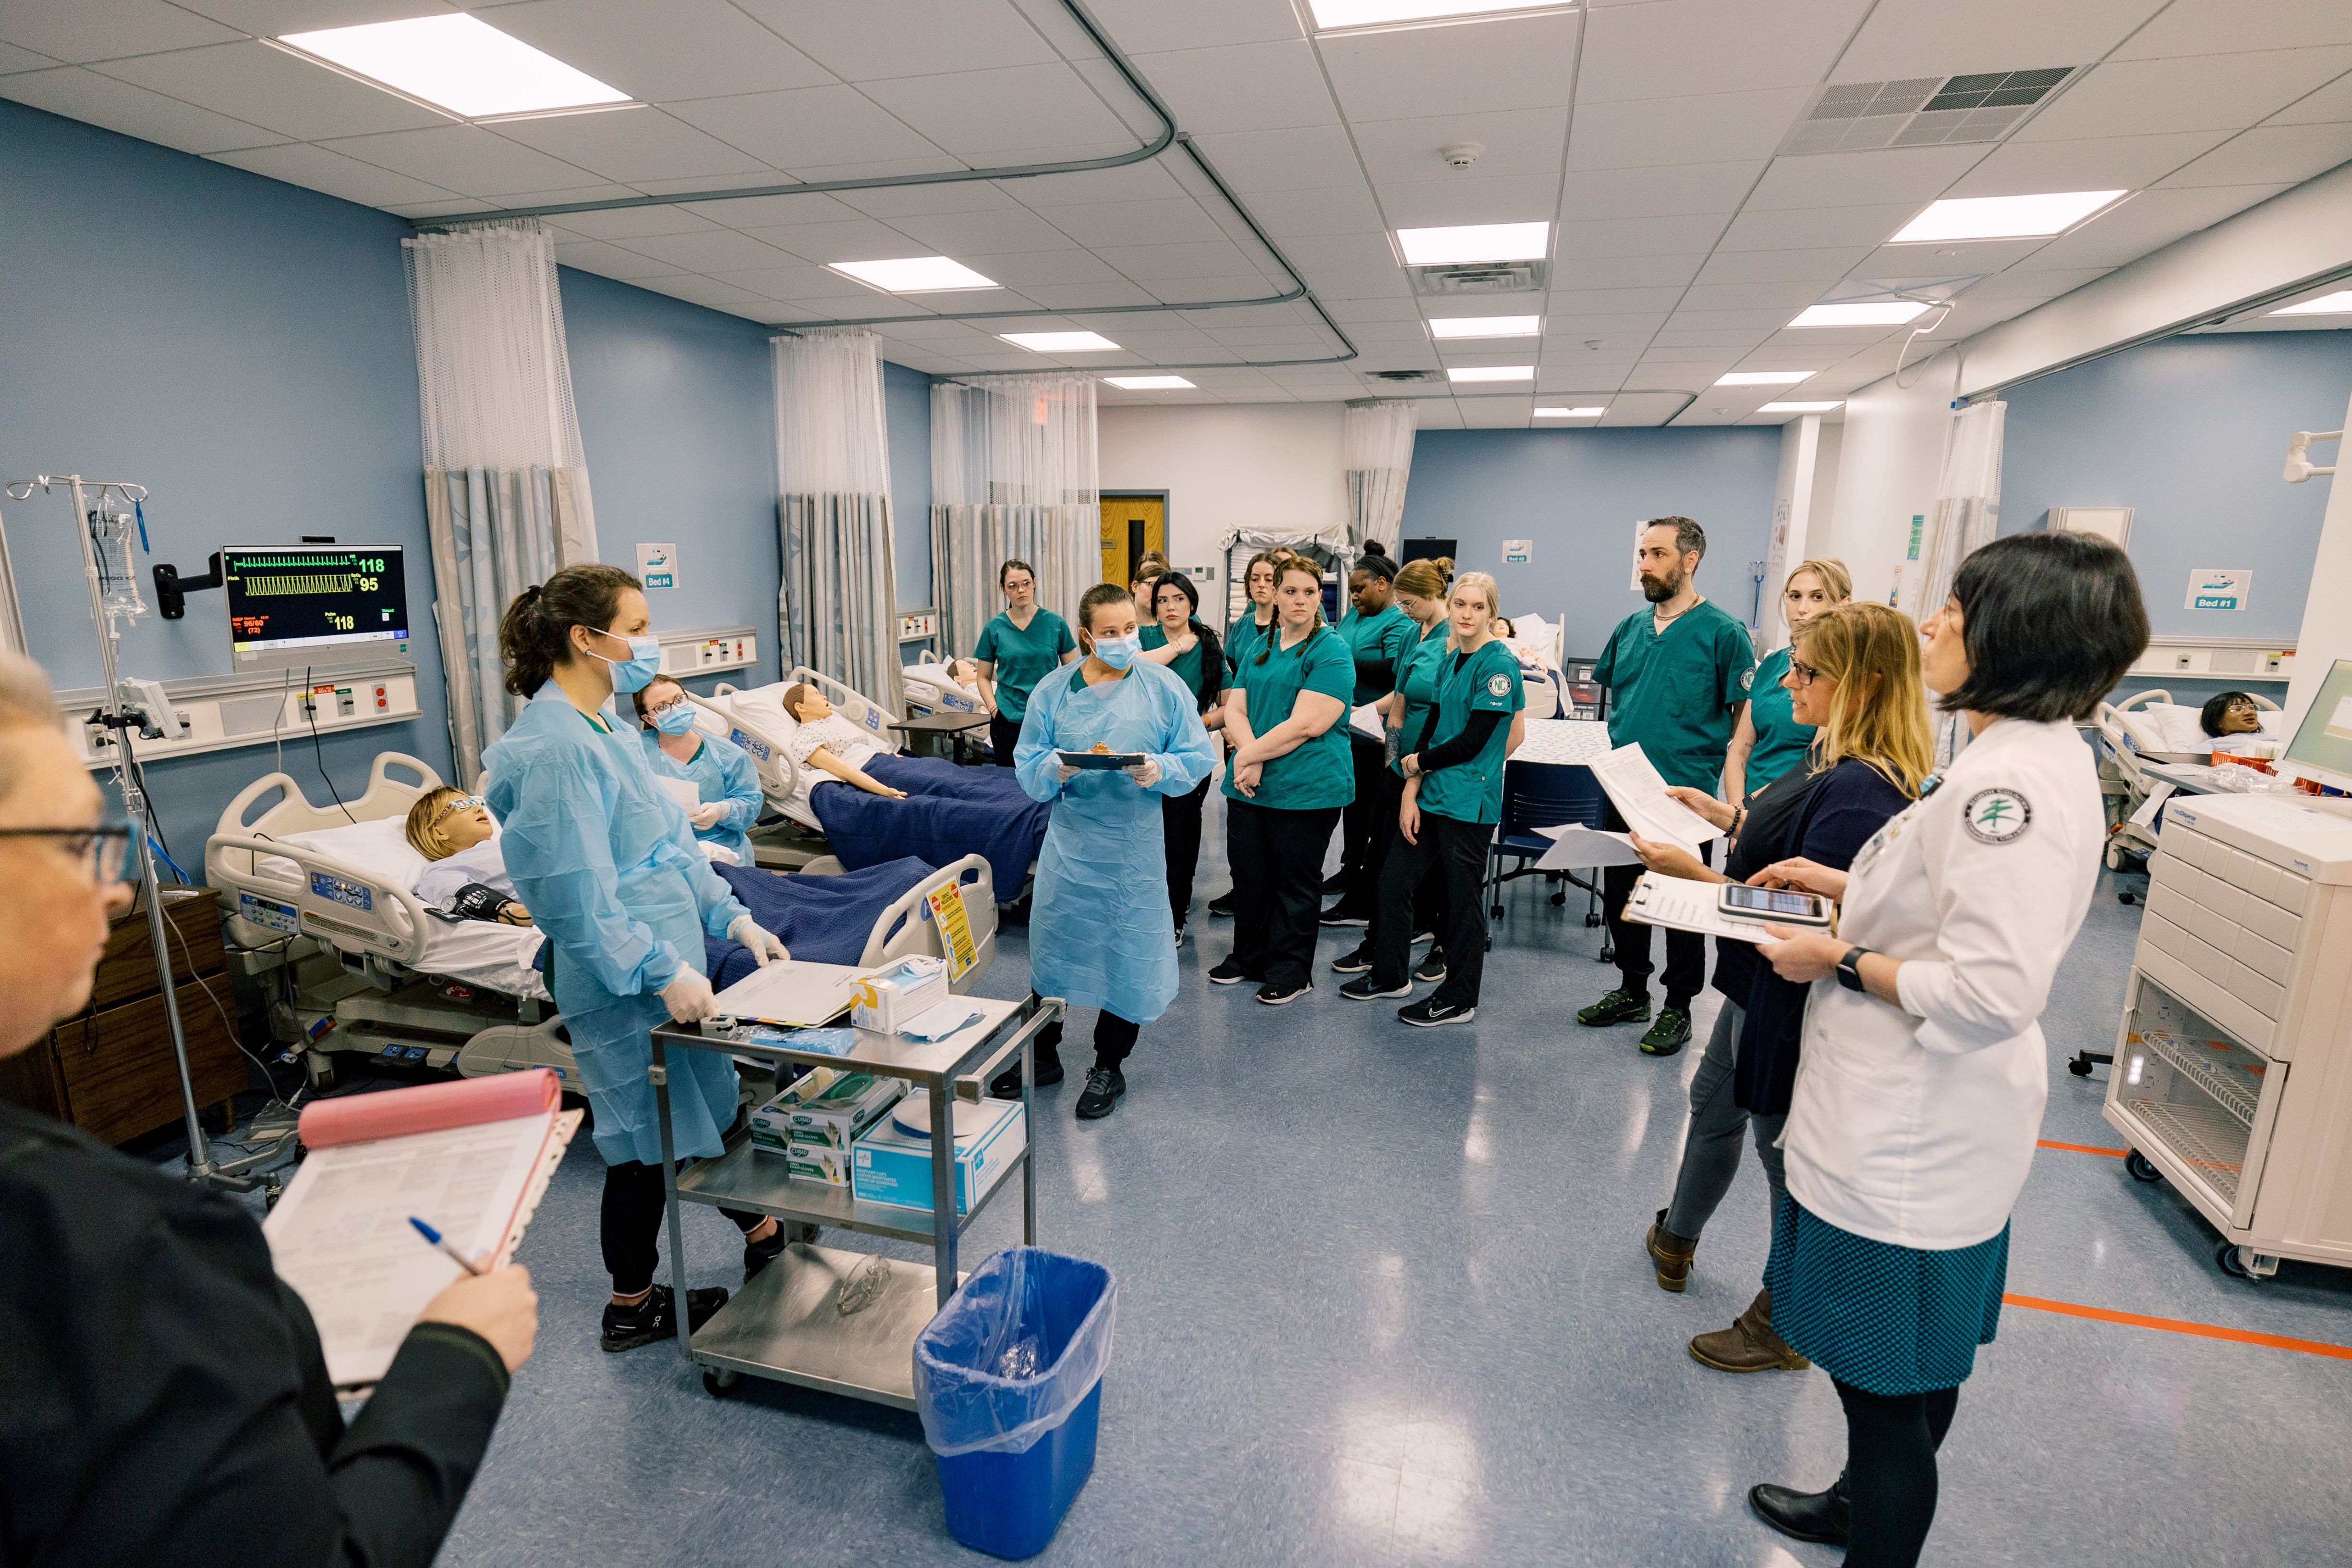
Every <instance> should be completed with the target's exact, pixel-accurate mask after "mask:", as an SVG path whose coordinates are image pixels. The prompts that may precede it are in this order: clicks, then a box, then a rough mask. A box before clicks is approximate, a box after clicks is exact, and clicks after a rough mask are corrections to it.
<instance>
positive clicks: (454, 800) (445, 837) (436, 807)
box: [407, 784, 498, 860]
mask: <svg viewBox="0 0 2352 1568" xmlns="http://www.w3.org/2000/svg"><path fill="white" fill-rule="evenodd" d="M407 826H408V843H409V847H411V848H413V849H415V851H416V852H417V853H418V854H419V855H422V856H424V857H425V858H426V859H427V860H446V859H447V858H449V857H450V856H452V855H455V854H457V852H458V851H459V850H461V849H471V848H472V847H474V846H475V845H477V844H479V843H481V842H482V841H483V840H485V839H487V838H488V837H490V836H491V835H492V834H494V833H496V832H497V831H498V828H497V827H496V826H495V825H493V824H492V823H491V821H490V808H489V807H488V806H487V805H483V804H482V797H481V796H480V795H467V794H466V793H465V792H464V791H463V790H459V789H454V788H452V787H450V786H449V785H447V784H442V785H440V786H439V787H438V788H436V789H431V790H427V791H426V792H425V794H424V795H419V796H418V797H417V800H416V804H415V805H412V806H410V807H409V808H408V825H407Z"/></svg>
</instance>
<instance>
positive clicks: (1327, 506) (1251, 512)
mask: <svg viewBox="0 0 2352 1568" xmlns="http://www.w3.org/2000/svg"><path fill="white" fill-rule="evenodd" d="M1340 413H1341V405H1339V404H1337V403H1252V404H1221V405H1177V406H1173V407H1166V408H1142V407H1132V406H1129V407H1116V406H1114V407H1107V408H1101V409H1098V410H1097V416H1096V421H1097V463H1098V467H1099V471H1100V473H1101V479H1100V480H1099V481H1098V482H1099V483H1100V485H1101V487H1102V489H1104V491H1105V492H1106V493H1109V494H1117V493H1118V492H1119V491H1122V490H1166V491H1167V492H1168V556H1169V559H1170V560H1171V562H1172V563H1174V564H1175V565H1176V566H1177V567H1178V568H1179V569H1180V570H1184V571H1190V570H1191V569H1192V567H1194V566H1197V565H1201V564H1202V563H1215V565H1216V567H1217V570H1218V573H1219V577H1218V587H1219V588H1220V590H1222V589H1223V586H1224V582H1223V570H1224V563H1223V557H1222V556H1221V555H1220V554H1219V553H1218V552H1217V542H1218V541H1219V540H1220V539H1222V538H1223V537H1224V535H1225V533H1226V531H1228V530H1230V529H1234V528H1240V527H1248V526H1265V527H1281V528H1307V529H1317V528H1328V527H1330V526H1331V525H1332V524H1334V523H1345V522H1346V521H1347V519H1348V497H1347V489H1346V485H1345V481H1343V480H1342V479H1341V478H1340V468H1339V416H1340ZM1204 596H1205V595H1204Z"/></svg>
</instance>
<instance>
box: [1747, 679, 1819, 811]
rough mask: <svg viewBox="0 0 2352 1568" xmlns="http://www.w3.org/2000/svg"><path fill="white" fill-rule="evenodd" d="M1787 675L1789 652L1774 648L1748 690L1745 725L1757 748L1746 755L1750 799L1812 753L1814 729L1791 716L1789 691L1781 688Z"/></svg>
mask: <svg viewBox="0 0 2352 1568" xmlns="http://www.w3.org/2000/svg"><path fill="white" fill-rule="evenodd" d="M1788 673H1789V650H1788V649H1787V648H1785V647H1782V648H1775V649H1773V650H1772V651H1771V652H1770V653H1768V654H1766V655H1765V656H1764V662H1763V663H1762V664H1760V665H1758V666H1757V667H1756V679H1755V680H1754V682H1753V683H1751V684H1750V685H1749V687H1748V722H1749V723H1750V724H1752V725H1754V726H1755V727H1756V746H1755V749H1754V750H1753V751H1751V752H1748V778H1747V784H1748V793H1749V794H1750V795H1753V794H1755V793H1756V792H1757V791H1758V790H1759V789H1762V788H1763V787H1764V786H1765V785H1766V784H1770V783H1771V782H1772V781H1773V780H1774V779H1777V778H1779V777H1780V775H1781V774H1782V773H1787V772H1788V771H1789V770H1790V768H1793V767H1795V766H1796V765H1797V764H1798V763H1801V762H1803V761H1804V760H1805V754H1806V753H1807V752H1810V751H1811V750H1812V749H1813V734H1814V730H1813V727H1812V726H1811V724H1800V723H1798V722H1797V721H1796V720H1795V719H1794V718H1792V717H1791V716H1790V703H1789V689H1788V688H1787V687H1785V686H1783V685H1781V684H1780V678H1781V677H1782V676H1784V675H1786V674H1788Z"/></svg>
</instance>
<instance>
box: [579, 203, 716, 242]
mask: <svg viewBox="0 0 2352 1568" xmlns="http://www.w3.org/2000/svg"><path fill="white" fill-rule="evenodd" d="M704 205H716V204H703V203H698V204H697V205H695V206H690V207H673V206H657V207H613V208H609V209H607V210H606V211H604V212H588V213H565V214H564V215H562V216H561V217H553V218H550V219H548V220H547V221H548V224H549V226H551V227H553V228H556V229H560V230H564V231H567V232H570V233H572V234H578V235H584V236H585V237H588V238H590V239H624V240H625V239H635V238H638V237H642V236H646V235H656V234H702V233H708V232H709V230H711V229H715V228H718V227H719V225H718V224H717V223H714V222H712V221H711V219H710V217H709V216H708V215H707V214H705V213H704V212H703V211H701V210H700V209H701V207H702V206H704Z"/></svg>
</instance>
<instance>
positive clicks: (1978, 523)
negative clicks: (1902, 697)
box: [1910, 401, 2009, 766]
mask: <svg viewBox="0 0 2352 1568" xmlns="http://www.w3.org/2000/svg"><path fill="white" fill-rule="evenodd" d="M2008 415H2009V405H2008V404H2006V403H2001V402H1997V401H1996V402H1992V403H1972V404H1970V405H1969V406H1967V407H1966V408H1963V409H1961V410H1960V411H1959V412H1958V413H1957V414H1955V415H1953V416H1952V426H1951V434H1950V436H1949V437H1948V439H1947V441H1946V443H1945V447H1944V471H1943V475H1942V477H1941V478H1940V479H1937V482H1936V506H1935V510H1934V511H1933V512H1931V513H1930V514H1929V516H1928V518H1927V529H1926V531H1925V532H1924V534H1923V536H1922V537H1921V539H1920V542H1919V566H1920V571H1919V596H1918V598H1917V600H1916V602H1915V603H1913V604H1912V605H1910V610H1911V613H1912V615H1913V616H1914V617H1915V618H1916V619H1919V620H1925V619H1926V618H1927V616H1932V615H1934V614H1935V613H1936V612H1937V610H1940V609H1942V608H1943V607H1944V601H1945V600H1946V599H1948V598H1950V597H1951V595H1952V579H1953V578H1954V577H1955V576H1957V575H1958V574H1959V570H1960V563H1961V562H1962V561H1965V560H1966V559H1968V556H1969V552H1970V551H1973V550H1975V549H1976V548H1977V547H1978V546H1979V545H1981V544H1987V543H1990V542H1991V540H1992V537H1993V535H1994V534H1995V533H1997V532H1999V531H2000V450H2001V434H2002V430H2003V426H2004V423H2005V421H2006V420H2007V418H2008ZM1968 742H1969V732H1968V726H1967V724H1966V723H1965V722H1964V721H1963V720H1962V719H1961V716H1960V715H1959V714H1957V713H1948V714H1947V713H1939V714H1937V720H1936V761H1937V765H1938V766H1941V765H1943V764H1944V763H1948V762H1950V761H1951V760H1952V758H1953V756H1954V755H1955V754H1957V753H1958V752H1959V750H1960V748H1962V747H1963V746H1966V745H1967V744H1968Z"/></svg>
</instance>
